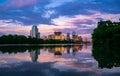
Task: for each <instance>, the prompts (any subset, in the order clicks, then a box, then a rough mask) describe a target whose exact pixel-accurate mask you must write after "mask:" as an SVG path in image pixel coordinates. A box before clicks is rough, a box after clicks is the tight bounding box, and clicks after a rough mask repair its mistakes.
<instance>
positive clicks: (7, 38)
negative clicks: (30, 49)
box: [0, 34, 82, 44]
mask: <svg viewBox="0 0 120 76" xmlns="http://www.w3.org/2000/svg"><path fill="white" fill-rule="evenodd" d="M77 42H78V41H77ZM66 43H76V42H75V41H73V40H54V39H46V40H43V39H39V38H33V37H31V36H29V37H26V36H24V35H11V34H10V35H3V36H1V37H0V44H66ZM79 43H82V41H79Z"/></svg>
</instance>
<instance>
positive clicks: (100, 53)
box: [92, 45, 120, 69]
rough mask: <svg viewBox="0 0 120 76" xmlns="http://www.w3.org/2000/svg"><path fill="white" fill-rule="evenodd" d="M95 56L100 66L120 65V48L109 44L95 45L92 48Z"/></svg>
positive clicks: (111, 66)
mask: <svg viewBox="0 0 120 76" xmlns="http://www.w3.org/2000/svg"><path fill="white" fill-rule="evenodd" d="M92 54H93V56H94V58H95V59H96V60H97V61H98V66H99V67H100V68H110V69H111V68H114V67H120V48H119V47H115V46H113V47H108V46H103V45H99V46H94V47H93V50H92Z"/></svg>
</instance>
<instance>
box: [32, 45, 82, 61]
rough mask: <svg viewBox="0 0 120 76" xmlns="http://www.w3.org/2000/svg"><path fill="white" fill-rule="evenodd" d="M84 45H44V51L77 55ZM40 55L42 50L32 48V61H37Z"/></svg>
mask: <svg viewBox="0 0 120 76" xmlns="http://www.w3.org/2000/svg"><path fill="white" fill-rule="evenodd" d="M82 47H83V46H82V45H79V46H56V47H44V48H42V50H43V51H48V52H49V53H53V54H54V55H55V56H61V55H62V54H63V53H66V54H70V53H71V54H72V55H73V56H75V55H76V53H77V52H78V51H81V50H82ZM38 55H40V50H30V57H31V60H32V62H36V61H37V59H38Z"/></svg>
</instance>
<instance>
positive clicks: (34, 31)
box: [30, 25, 88, 42]
mask: <svg viewBox="0 0 120 76" xmlns="http://www.w3.org/2000/svg"><path fill="white" fill-rule="evenodd" d="M30 36H31V37H34V38H42V39H43V40H47V39H52V40H73V41H83V38H82V36H79V35H77V34H76V32H74V31H73V32H72V34H70V33H67V34H66V35H63V34H62V32H60V31H55V32H54V33H53V34H49V35H48V36H43V37H40V32H39V31H38V28H37V26H35V25H34V26H32V29H31V31H30ZM84 42H88V38H87V37H84Z"/></svg>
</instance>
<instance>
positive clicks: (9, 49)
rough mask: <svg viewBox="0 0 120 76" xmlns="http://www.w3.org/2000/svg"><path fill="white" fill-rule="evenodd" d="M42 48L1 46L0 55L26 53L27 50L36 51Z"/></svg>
mask: <svg viewBox="0 0 120 76" xmlns="http://www.w3.org/2000/svg"><path fill="white" fill-rule="evenodd" d="M40 48H42V47H40V46H34V47H31V46H2V47H0V51H1V52H2V53H9V54H10V53H18V52H26V51H27V50H28V51H30V50H38V49H40Z"/></svg>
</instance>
